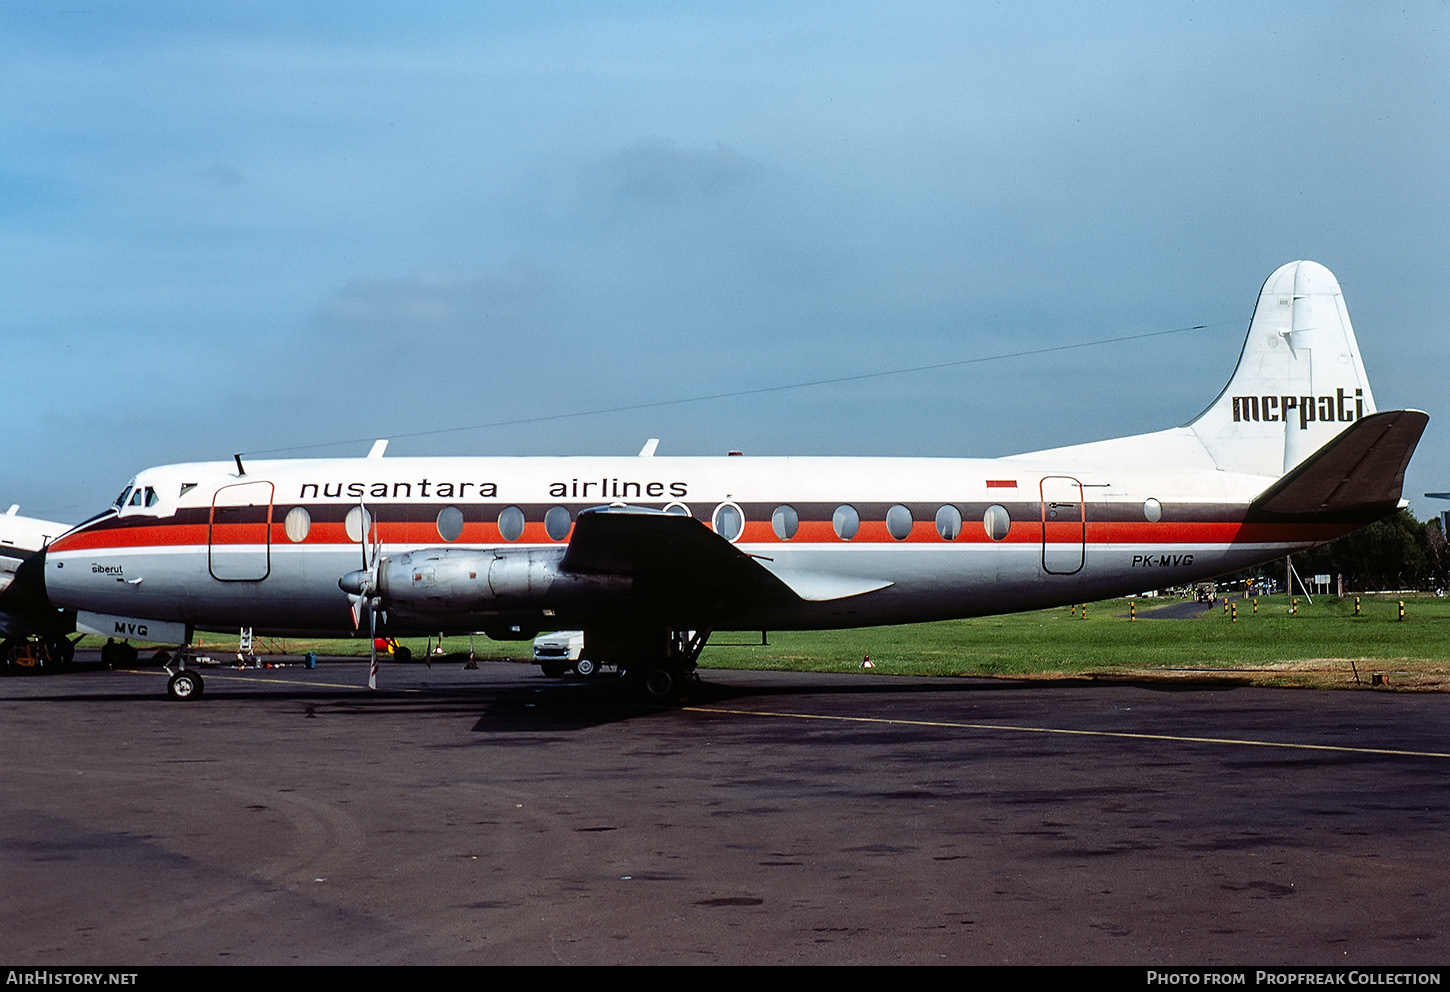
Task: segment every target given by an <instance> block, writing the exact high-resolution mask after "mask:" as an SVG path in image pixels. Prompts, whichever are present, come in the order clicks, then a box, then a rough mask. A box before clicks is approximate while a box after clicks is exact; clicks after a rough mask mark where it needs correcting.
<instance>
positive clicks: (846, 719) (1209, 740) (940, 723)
mask: <svg viewBox="0 0 1450 992" xmlns="http://www.w3.org/2000/svg"><path fill="white" fill-rule="evenodd" d="M682 709H684V710H686V711H687V712H691V713H724V714H729V715H732V716H764V717H777V718H781V719H787V720H827V721H833V722H837V723H870V724H878V725H894V726H903V727H942V728H946V729H950V730H998V731H1006V732H1008V733H1016V734H1067V735H1072V736H1077V737H1119V738H1123V739H1125V740H1139V741H1171V742H1173V743H1176V744H1231V745H1235V746H1239V747H1278V748H1288V749H1289V750H1293V751H1334V752H1338V753H1341V754H1378V755H1390V756H1393V757H1399V758H1450V753H1446V752H1443V751H1402V750H1397V749H1395V748H1384V747H1344V746H1340V745H1336V744H1289V743H1285V742H1283V741H1256V740H1247V739H1241V738H1235V737H1189V736H1178V735H1175V734H1133V733H1127V732H1125V731H1118V730H1069V729H1066V728H1063V727H1017V726H1011V725H1009V724H1000V723H958V722H954V721H946V720H902V719H895V718H888V717H873V716H828V715H823V714H815V713H777V712H773V711H770V710H736V709H725V708H723V707H721V708H716V707H711V706H686V707H682Z"/></svg>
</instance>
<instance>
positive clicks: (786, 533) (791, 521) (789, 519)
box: [770, 506, 801, 541]
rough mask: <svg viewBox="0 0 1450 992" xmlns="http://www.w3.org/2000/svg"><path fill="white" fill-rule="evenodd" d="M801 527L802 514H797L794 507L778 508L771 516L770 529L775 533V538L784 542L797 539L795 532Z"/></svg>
mask: <svg viewBox="0 0 1450 992" xmlns="http://www.w3.org/2000/svg"><path fill="white" fill-rule="evenodd" d="M800 525H801V517H800V514H799V513H796V512H795V507H793V506H777V507H776V508H775V512H774V513H772V514H771V515H770V529H771V530H773V531H775V536H776V537H778V538H780V539H781V540H782V541H789V540H790V539H791V538H793V537H795V532H796V530H797V529H798V528H799V527H800Z"/></svg>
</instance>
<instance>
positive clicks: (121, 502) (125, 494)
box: [111, 479, 136, 510]
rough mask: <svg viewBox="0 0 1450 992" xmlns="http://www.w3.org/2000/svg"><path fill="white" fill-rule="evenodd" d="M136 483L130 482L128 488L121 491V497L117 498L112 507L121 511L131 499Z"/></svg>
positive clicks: (133, 480) (127, 484)
mask: <svg viewBox="0 0 1450 992" xmlns="http://www.w3.org/2000/svg"><path fill="white" fill-rule="evenodd" d="M135 481H136V480H135V479H132V480H131V481H130V482H128V483H126V488H125V489H122V490H121V495H119V496H117V497H116V502H114V503H112V504H111V505H112V506H114V507H115V508H116V509H118V510H119V509H120V508H121V507H123V506H125V505H126V500H128V499H130V498H131V486H132V484H134V483H135Z"/></svg>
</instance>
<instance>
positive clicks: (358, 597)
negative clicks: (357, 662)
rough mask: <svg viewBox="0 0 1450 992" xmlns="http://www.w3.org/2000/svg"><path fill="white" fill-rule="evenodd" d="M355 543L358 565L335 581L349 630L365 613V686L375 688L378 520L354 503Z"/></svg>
mask: <svg viewBox="0 0 1450 992" xmlns="http://www.w3.org/2000/svg"><path fill="white" fill-rule="evenodd" d="M358 528H359V530H360V531H361V533H360V534H359V535H358V545H359V547H361V548H362V566H363V567H362V568H360V569H358V570H356V571H353V572H348V573H347V574H346V575H344V576H343V577H342V578H340V579H338V580H337V585H338V587H339V588H340V589H342V591H343V592H345V593H347V601H348V605H349V606H350V607H351V609H352V629H353V630H357V629H358V628H359V627H361V626H362V613H363V611H364V610H366V611H367V615H368V652H369V663H368V688H369V689H376V688H377V687H378V609H379V608H380V607H381V605H382V592H381V586H380V582H379V572H380V570H381V568H382V561H383V539H382V535H381V534H380V533H379V531H378V522H377V520H376V519H373V518H371V517H370V516H369V515H368V511H367V507H365V506H364V505H363V504H361V503H359V504H358ZM369 529H371V530H372V549H371V551H372V553H371V554H369V553H368V551H369V548H368V530H369Z"/></svg>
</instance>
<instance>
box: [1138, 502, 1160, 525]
mask: <svg viewBox="0 0 1450 992" xmlns="http://www.w3.org/2000/svg"><path fill="white" fill-rule="evenodd" d="M1143 516H1144V518H1145V519H1146V520H1147V521H1148V522H1149V523H1150V524H1156V523H1157V522H1158V521H1160V520H1162V519H1163V504H1162V503H1160V502H1158V501H1157V500H1156V499H1153V498H1152V497H1149V498H1148V499H1145V500H1143Z"/></svg>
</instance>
